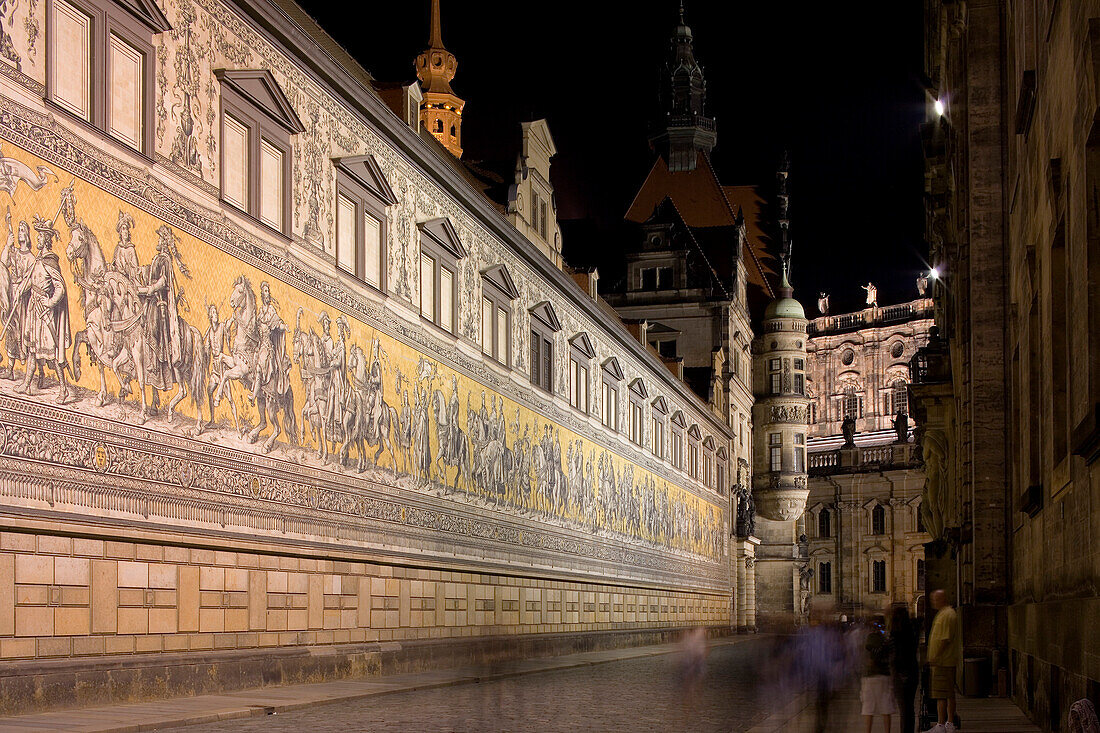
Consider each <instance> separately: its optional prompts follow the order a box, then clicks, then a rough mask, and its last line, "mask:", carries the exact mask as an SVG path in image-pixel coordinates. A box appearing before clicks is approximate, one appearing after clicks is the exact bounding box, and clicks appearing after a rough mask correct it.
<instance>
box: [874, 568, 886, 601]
mask: <svg viewBox="0 0 1100 733" xmlns="http://www.w3.org/2000/svg"><path fill="white" fill-rule="evenodd" d="M871 592H872V593H885V592H886V561H885V560H874V561H872V562H871Z"/></svg>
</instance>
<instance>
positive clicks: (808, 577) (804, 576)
mask: <svg viewBox="0 0 1100 733" xmlns="http://www.w3.org/2000/svg"><path fill="white" fill-rule="evenodd" d="M813 577H814V569H813V568H812V567H810V563H806V564H805V565H802V566H800V567H799V568H798V588H799V590H804V591H808V590H810V583H811V582H812V581H813Z"/></svg>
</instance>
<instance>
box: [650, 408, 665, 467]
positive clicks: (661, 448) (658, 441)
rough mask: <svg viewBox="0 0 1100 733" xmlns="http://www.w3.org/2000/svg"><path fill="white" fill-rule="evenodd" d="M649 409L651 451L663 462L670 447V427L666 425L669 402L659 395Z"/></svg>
mask: <svg viewBox="0 0 1100 733" xmlns="http://www.w3.org/2000/svg"><path fill="white" fill-rule="evenodd" d="M649 407H650V410H649V449H650V452H651V453H653V455H654V456H656V457H657V458H658V459H659V460H662V461H663V460H665V454H666V450H667V447H668V446H667V443H668V426H667V425H666V424H665V422H666V420H667V418H668V402H667V400H665V398H664V397H662V396H661V395H657V397H656V399H654V400H653V401H652V402H651V403H650V405H649Z"/></svg>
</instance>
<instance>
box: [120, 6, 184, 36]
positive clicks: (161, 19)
mask: <svg viewBox="0 0 1100 733" xmlns="http://www.w3.org/2000/svg"><path fill="white" fill-rule="evenodd" d="M115 2H117V3H118V4H119V5H121V6H122V7H124V8H126V10H128V11H129V12H130V15H132V16H134V17H135V18H137V19H138V20H140V21H141V22H142V23H143V24H145V25H147V26H149V29H150V30H151V31H153V32H154V33H164V32H166V31H170V30H172V26H171V25H170V24H169V23H168V18H166V17H165V16H164V13H162V12H161V10H160V8H158V7H157V4H156V3H154V2H153V0H115Z"/></svg>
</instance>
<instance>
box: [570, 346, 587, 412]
mask: <svg viewBox="0 0 1100 733" xmlns="http://www.w3.org/2000/svg"><path fill="white" fill-rule="evenodd" d="M569 404H571V405H572V406H573V407H575V408H577V409H578V410H580V411H581V412H588V367H587V366H585V365H584V364H582V363H581V360H580V359H578V358H576V357H573V356H571V357H570V358H569Z"/></svg>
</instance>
